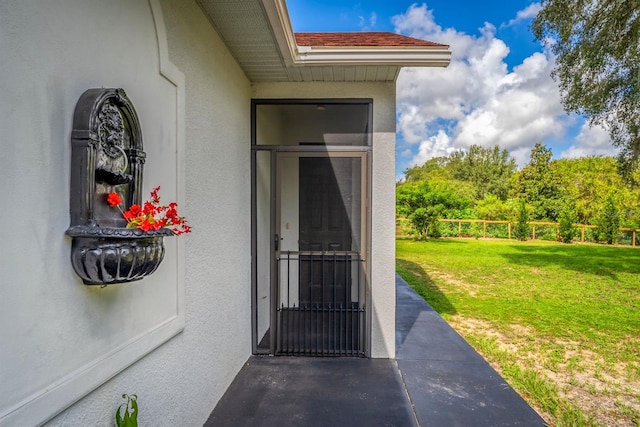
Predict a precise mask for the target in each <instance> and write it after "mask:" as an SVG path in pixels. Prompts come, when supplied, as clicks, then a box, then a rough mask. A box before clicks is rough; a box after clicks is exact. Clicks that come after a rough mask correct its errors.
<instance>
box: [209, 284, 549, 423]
mask: <svg viewBox="0 0 640 427" xmlns="http://www.w3.org/2000/svg"><path fill="white" fill-rule="evenodd" d="M396 290H397V297H396V304H397V306H396V360H389V359H357V358H306V357H256V356H253V357H251V358H249V360H248V361H247V363H246V364H245V366H244V367H243V368H242V370H241V371H240V372H239V373H238V375H237V377H236V378H235V380H234V381H233V383H232V384H231V386H229V389H228V390H227V391H226V393H225V394H224V396H223V397H222V399H220V401H219V402H218V405H217V406H216V408H215V409H214V410H213V412H212V413H211V416H210V417H209V419H208V420H207V422H206V423H205V426H206V427H213V426H234V427H235V426H301V427H302V426H305V427H306V426H332V427H334V426H335V427H338V426H346V427H359V426H436V427H439V426H443V427H450V426H465V427H466V426H543V425H544V421H543V420H542V419H541V418H540V417H539V416H538V415H537V414H536V412H535V411H533V410H532V409H531V408H530V407H529V405H527V403H526V402H525V401H524V400H522V398H520V396H519V395H518V394H517V393H515V392H514V391H513V390H512V389H511V387H509V385H508V384H507V383H505V381H504V380H503V379H502V378H501V377H500V376H499V375H498V374H497V373H496V372H495V371H494V370H493V369H492V368H491V366H489V365H488V364H487V363H486V362H485V361H484V359H482V357H480V356H479V355H478V354H477V353H476V352H475V351H474V350H473V348H472V347H470V346H469V345H468V344H467V343H466V342H465V341H464V340H463V339H462V338H461V337H460V336H459V335H458V334H457V333H456V332H455V331H454V330H453V329H451V327H450V326H449V325H448V324H447V323H446V322H445V321H444V320H442V318H441V317H440V316H439V315H438V313H436V312H435V311H434V310H433V309H432V308H431V307H430V306H429V305H428V304H426V303H425V302H424V300H423V299H422V298H420V297H419V296H418V295H417V294H416V293H415V292H414V291H413V290H412V289H411V288H410V287H409V286H408V285H407V284H406V283H405V282H404V281H403V280H402V279H401V278H400V277H397V279H396Z"/></svg>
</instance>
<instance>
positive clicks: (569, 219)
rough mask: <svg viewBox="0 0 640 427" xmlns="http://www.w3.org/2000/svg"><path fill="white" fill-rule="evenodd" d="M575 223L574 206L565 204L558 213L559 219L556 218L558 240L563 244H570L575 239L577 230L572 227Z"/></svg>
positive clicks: (569, 203)
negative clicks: (558, 232)
mask: <svg viewBox="0 0 640 427" xmlns="http://www.w3.org/2000/svg"><path fill="white" fill-rule="evenodd" d="M576 221H577V215H576V211H575V204H574V203H572V202H566V203H565V204H564V206H563V207H562V210H561V211H560V218H558V222H559V228H560V240H562V241H563V242H564V243H571V242H572V241H573V239H574V238H575V237H576V234H577V233H578V230H577V229H576V228H575V227H574V226H573V224H575V222H576Z"/></svg>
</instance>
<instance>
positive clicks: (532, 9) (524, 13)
mask: <svg viewBox="0 0 640 427" xmlns="http://www.w3.org/2000/svg"><path fill="white" fill-rule="evenodd" d="M540 9H542V5H541V4H540V3H531V4H530V5H529V6H527V7H525V8H524V9H522V10H519V11H518V13H517V14H516V17H515V18H514V19H512V20H510V21H509V23H507V25H506V26H507V27H510V26H512V25H515V24H519V23H520V22H522V21H526V20H529V19H532V18H535V17H536V15H537V14H538V12H540Z"/></svg>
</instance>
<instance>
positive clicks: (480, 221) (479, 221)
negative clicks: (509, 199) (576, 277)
mask: <svg viewBox="0 0 640 427" xmlns="http://www.w3.org/2000/svg"><path fill="white" fill-rule="evenodd" d="M398 221H408V220H407V219H405V218H398ZM438 221H440V222H443V223H451V224H457V225H458V236H464V235H470V234H469V233H465V232H464V230H463V226H462V225H463V224H470V225H471V224H482V235H481V236H480V235H476V237H483V238H486V237H487V225H492V224H503V225H506V227H507V233H506V234H507V238H508V239H511V228H512V223H511V222H509V221H493V220H484V219H439V220H438ZM527 224H529V226H531V236H530V237H531V238H532V239H534V240H535V239H536V227H538V229H540V228H541V227H552V228H555V240H560V224H559V223H557V222H545V221H529V222H528V223H527ZM573 226H574V227H576V228H578V229H580V242H585V241H587V240H593V239H587V238H586V235H585V231H586V230H594V229H597V228H598V226H597V225H587V224H573ZM618 230H620V233H621V234H622V233H630V234H631V239H630V240H631V245H632V246H636V244H637V237H639V236H640V235H639V234H638V233H639V232H640V229H637V228H625V227H621V228H619V229H618Z"/></svg>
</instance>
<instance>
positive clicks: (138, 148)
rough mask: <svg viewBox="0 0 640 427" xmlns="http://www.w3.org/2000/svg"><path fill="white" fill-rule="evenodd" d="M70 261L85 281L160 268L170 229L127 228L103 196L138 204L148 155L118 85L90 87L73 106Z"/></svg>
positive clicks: (138, 275)
mask: <svg viewBox="0 0 640 427" xmlns="http://www.w3.org/2000/svg"><path fill="white" fill-rule="evenodd" d="M71 144H72V148H71V194H70V204H71V209H70V212H71V226H70V227H69V229H67V231H66V234H67V235H69V236H70V237H71V238H72V244H71V264H72V266H73V269H74V270H75V272H76V274H77V275H78V276H80V278H81V279H82V281H83V282H84V283H85V284H86V285H109V284H114V283H124V282H132V281H135V280H140V279H142V278H144V277H146V276H148V275H150V274H151V273H153V272H154V271H156V269H157V268H158V266H159V265H160V263H161V262H162V259H163V257H164V243H163V240H162V239H163V238H164V237H166V236H173V235H174V233H173V231H171V230H169V229H166V228H162V229H159V230H151V231H143V230H140V229H137V228H126V225H127V223H126V220H125V219H124V218H123V216H122V213H121V211H120V210H119V209H114V208H111V207H109V205H108V203H107V201H106V196H107V194H109V193H111V192H115V191H117V192H118V194H120V195H122V199H123V202H124V204H125V207H126V208H127V209H128V208H129V207H130V206H131V205H133V204H141V197H142V194H141V190H142V172H143V167H144V162H145V157H146V154H145V152H144V150H143V146H142V133H141V130H140V123H139V122H138V116H137V114H136V111H135V109H134V108H133V105H132V104H131V101H130V100H129V98H128V97H127V95H126V94H125V92H124V90H122V89H89V90H87V91H86V92H85V93H84V94H82V96H81V97H80V99H79V100H78V103H77V105H76V109H75V113H74V117H73V131H72V134H71Z"/></svg>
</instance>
